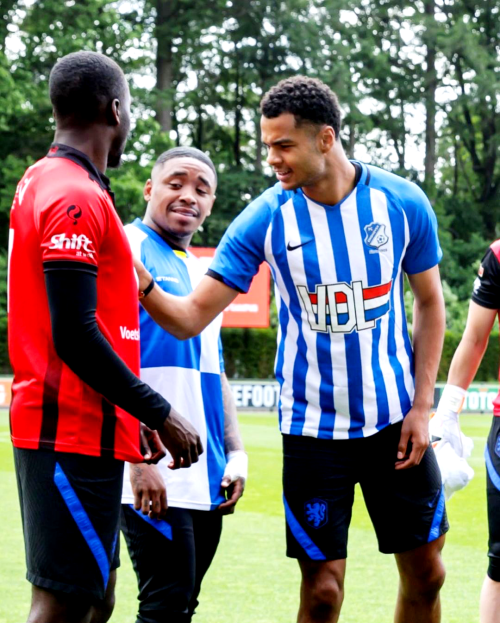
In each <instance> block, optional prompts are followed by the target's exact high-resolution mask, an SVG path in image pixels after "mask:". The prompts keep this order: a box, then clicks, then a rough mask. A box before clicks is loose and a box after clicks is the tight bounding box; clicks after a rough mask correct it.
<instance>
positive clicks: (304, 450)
mask: <svg viewBox="0 0 500 623" xmlns="http://www.w3.org/2000/svg"><path fill="white" fill-rule="evenodd" d="M364 441H365V440H363V439H361V440H358V439H353V440H351V439H349V440H333V439H316V438H314V437H298V436H294V435H283V458H284V462H283V503H284V506H285V518H286V543H287V556H288V557H290V558H297V560H298V562H299V566H300V569H301V573H302V584H301V589H300V608H299V613H298V618H297V620H298V622H299V623H336V621H338V618H339V615H340V609H341V606H342V601H343V599H344V574H345V568H346V558H347V535H348V530H349V524H350V521H351V513H352V504H353V501H354V486H355V482H356V478H357V473H356V461H357V460H358V457H359V456H360V455H362V446H364V443H360V442H364Z"/></svg>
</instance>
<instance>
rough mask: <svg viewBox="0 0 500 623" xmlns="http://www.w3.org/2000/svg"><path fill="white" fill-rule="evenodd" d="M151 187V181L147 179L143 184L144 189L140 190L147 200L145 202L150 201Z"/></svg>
mask: <svg viewBox="0 0 500 623" xmlns="http://www.w3.org/2000/svg"><path fill="white" fill-rule="evenodd" d="M152 188H153V182H152V181H151V180H150V179H149V180H148V181H147V182H146V183H145V184H144V189H143V191H142V196H143V197H144V199H145V200H146V201H147V203H149V202H150V201H151V190H152Z"/></svg>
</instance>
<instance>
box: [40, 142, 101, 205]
mask: <svg viewBox="0 0 500 623" xmlns="http://www.w3.org/2000/svg"><path fill="white" fill-rule="evenodd" d="M47 158H66V159H67V160H71V161H72V162H75V163H76V164H78V165H79V166H81V167H82V168H83V169H85V170H86V171H87V172H88V174H89V177H90V179H91V180H93V181H94V182H97V183H98V184H99V186H100V187H101V188H102V189H103V190H107V191H108V192H109V193H110V194H111V188H110V185H109V178H108V177H106V176H105V175H104V173H101V171H99V169H98V168H97V167H96V166H95V164H94V163H93V162H92V160H90V158H89V157H88V156H87V155H86V154H84V153H83V152H81V151H78V149H74V148H73V147H70V146H69V145H63V144H62V143H52V145H51V146H50V149H49V153H48V154H47Z"/></svg>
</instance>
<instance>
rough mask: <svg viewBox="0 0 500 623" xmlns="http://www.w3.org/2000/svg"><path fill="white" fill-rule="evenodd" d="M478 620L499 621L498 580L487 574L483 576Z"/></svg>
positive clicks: (499, 589) (486, 622)
mask: <svg viewBox="0 0 500 623" xmlns="http://www.w3.org/2000/svg"><path fill="white" fill-rule="evenodd" d="M479 620H480V621H481V623H500V582H495V580H492V579H491V578H490V577H489V576H486V577H485V578H484V582H483V587H482V589H481V601H480V603H479Z"/></svg>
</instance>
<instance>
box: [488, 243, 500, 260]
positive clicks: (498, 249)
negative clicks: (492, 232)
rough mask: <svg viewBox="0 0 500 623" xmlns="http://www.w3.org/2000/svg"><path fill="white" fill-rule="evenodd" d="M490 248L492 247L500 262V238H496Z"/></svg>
mask: <svg viewBox="0 0 500 623" xmlns="http://www.w3.org/2000/svg"><path fill="white" fill-rule="evenodd" d="M490 249H491V252H492V254H493V255H494V256H495V257H496V259H497V261H498V262H499V263H500V239H499V240H495V242H494V243H493V244H491V245H490Z"/></svg>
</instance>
